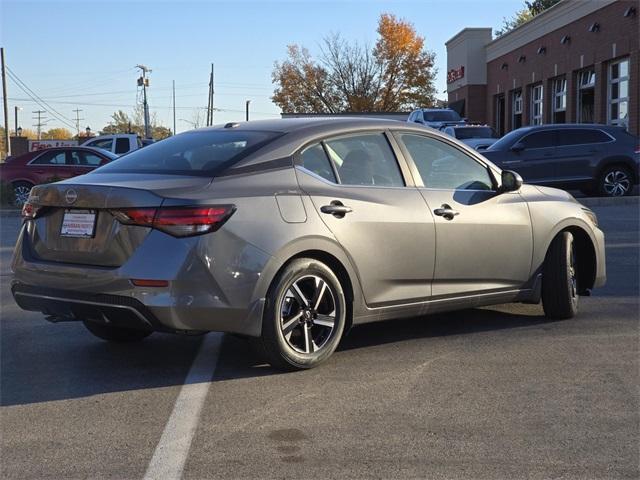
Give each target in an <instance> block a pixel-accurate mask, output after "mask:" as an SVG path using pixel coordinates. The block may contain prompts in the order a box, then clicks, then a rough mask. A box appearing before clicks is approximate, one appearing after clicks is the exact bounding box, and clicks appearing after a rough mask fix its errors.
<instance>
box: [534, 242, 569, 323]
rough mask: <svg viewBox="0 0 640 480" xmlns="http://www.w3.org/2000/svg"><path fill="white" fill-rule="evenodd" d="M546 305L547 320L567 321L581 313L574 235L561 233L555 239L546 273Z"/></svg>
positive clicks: (550, 250)
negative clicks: (579, 311)
mask: <svg viewBox="0 0 640 480" xmlns="http://www.w3.org/2000/svg"><path fill="white" fill-rule="evenodd" d="M542 306H543V308H544V313H545V315H546V316H547V318H552V319H557V320H563V319H567V318H572V317H574V316H575V315H576V314H577V313H578V285H577V277H576V265H575V254H574V250H573V235H572V234H571V233H570V232H560V233H559V234H558V235H557V236H556V238H554V239H553V241H552V242H551V245H550V246H549V250H548V251H547V256H546V258H545V260H544V266H543V271H542Z"/></svg>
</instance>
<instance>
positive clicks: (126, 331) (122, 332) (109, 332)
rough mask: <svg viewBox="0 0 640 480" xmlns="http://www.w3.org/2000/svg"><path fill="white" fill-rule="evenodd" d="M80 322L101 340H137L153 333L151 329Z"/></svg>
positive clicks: (122, 341) (121, 341) (86, 321)
mask: <svg viewBox="0 0 640 480" xmlns="http://www.w3.org/2000/svg"><path fill="white" fill-rule="evenodd" d="M82 323H83V324H84V326H85V327H87V330H89V331H90V332H91V333H92V334H93V335H95V336H96V337H98V338H101V339H102V340H106V341H107V342H115V343H129V342H139V341H140V340H142V339H144V338H146V337H148V336H149V335H151V334H152V333H153V332H152V331H151V330H138V329H134V328H122V327H114V326H112V325H103V324H101V323H97V322H91V321H89V320H83V321H82Z"/></svg>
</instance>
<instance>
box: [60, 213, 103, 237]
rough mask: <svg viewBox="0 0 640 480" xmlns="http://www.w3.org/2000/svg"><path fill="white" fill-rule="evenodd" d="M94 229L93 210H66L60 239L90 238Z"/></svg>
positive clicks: (94, 214) (94, 218)
mask: <svg viewBox="0 0 640 480" xmlns="http://www.w3.org/2000/svg"><path fill="white" fill-rule="evenodd" d="M95 228H96V212H95V211H94V210H67V211H66V212H64V217H63V218H62V228H61V229H60V236H61V237H77V238H91V237H93V234H94V231H95Z"/></svg>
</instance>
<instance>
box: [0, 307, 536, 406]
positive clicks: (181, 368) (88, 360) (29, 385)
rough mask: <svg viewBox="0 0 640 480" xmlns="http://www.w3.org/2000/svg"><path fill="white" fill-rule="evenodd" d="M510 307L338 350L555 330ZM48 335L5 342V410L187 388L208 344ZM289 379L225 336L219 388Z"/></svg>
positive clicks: (398, 324)
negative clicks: (541, 327) (36, 339)
mask: <svg viewBox="0 0 640 480" xmlns="http://www.w3.org/2000/svg"><path fill="white" fill-rule="evenodd" d="M507 308H509V309H511V310H513V309H514V308H516V309H517V313H512V312H505V311H500V309H472V310H464V311H460V312H451V313H447V314H437V315H430V316H425V317H420V318H410V319H398V320H389V321H384V322H379V323H372V324H366V325H359V326H357V327H355V328H353V329H352V331H351V332H350V333H349V335H347V337H345V339H344V340H343V341H342V342H341V344H340V346H339V347H338V351H345V350H354V349H361V348H367V347H370V346H375V345H382V344H388V343H394V342H402V341H406V340H415V339H426V338H430V337H442V336H449V335H473V334H475V333H479V332H485V331H492V330H502V329H513V328H522V327H531V326H533V325H537V324H543V323H548V321H547V320H546V319H545V317H544V316H543V315H542V310H541V308H540V307H539V306H515V307H514V306H509V307H507ZM72 327H80V325H72ZM41 328H42V329H43V330H45V329H46V330H47V332H46V333H47V334H49V335H50V336H55V337H59V338H55V339H52V338H49V340H50V341H48V342H46V343H45V342H43V343H42V344H31V345H29V344H23V345H22V346H21V347H18V348H17V347H16V346H10V345H6V344H4V341H3V352H2V353H3V355H2V357H3V358H2V360H3V362H2V376H1V378H0V382H1V383H0V387H1V390H0V392H1V397H0V400H1V401H0V405H2V406H9V405H24V404H31V403H38V402H46V401H55V400H64V399H74V398H83V397H89V396H92V395H99V394H106V393H117V392H126V391H133V390H140V389H150V388H161V387H171V386H180V385H182V384H183V382H184V380H185V377H186V376H187V373H188V371H189V368H190V366H191V363H192V361H193V359H194V357H195V355H196V353H197V352H198V350H199V348H200V342H201V337H184V336H175V335H168V334H154V335H152V336H151V337H149V338H148V339H146V340H145V341H143V342H142V343H138V344H109V343H106V342H103V341H100V340H97V339H95V338H93V337H91V336H90V335H89V334H88V333H85V332H84V331H83V330H75V329H69V330H68V331H67V332H62V331H60V326H56V325H53V326H49V325H43V326H42V327H41ZM41 333H44V332H41ZM9 350H11V352H9ZM16 350H19V351H16ZM282 373H283V372H280V371H278V370H275V369H273V368H271V367H270V366H269V365H267V364H266V363H265V362H264V361H263V360H262V359H261V358H260V356H258V355H257V354H256V353H254V351H253V350H252V348H251V347H250V345H249V342H247V341H246V340H245V339H242V338H238V337H236V336H233V335H225V336H224V339H223V342H222V346H221V351H220V355H219V360H218V364H217V368H216V371H215V374H214V372H212V379H213V380H214V381H216V382H217V381H224V380H234V379H241V378H253V377H261V376H266V375H275V374H282Z"/></svg>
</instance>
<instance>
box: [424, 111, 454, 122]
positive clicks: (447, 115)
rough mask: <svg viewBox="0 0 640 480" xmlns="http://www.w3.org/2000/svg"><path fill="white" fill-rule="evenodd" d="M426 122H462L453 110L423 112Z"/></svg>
mask: <svg viewBox="0 0 640 480" xmlns="http://www.w3.org/2000/svg"><path fill="white" fill-rule="evenodd" d="M423 115H424V120H425V121H426V122H459V121H460V120H462V119H461V118H460V115H458V114H457V113H456V112H455V111H453V110H436V111H431V112H428V111H426V112H425V111H423Z"/></svg>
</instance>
